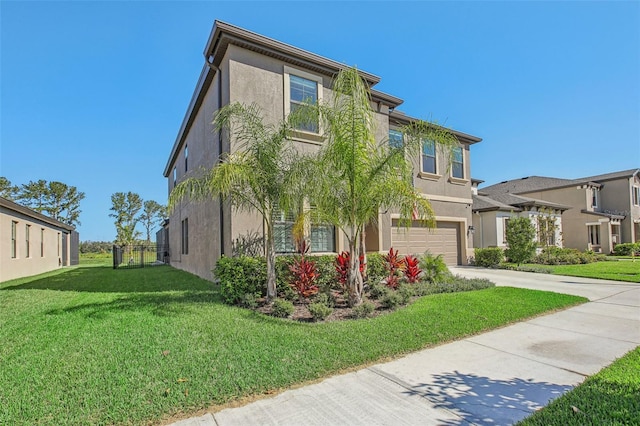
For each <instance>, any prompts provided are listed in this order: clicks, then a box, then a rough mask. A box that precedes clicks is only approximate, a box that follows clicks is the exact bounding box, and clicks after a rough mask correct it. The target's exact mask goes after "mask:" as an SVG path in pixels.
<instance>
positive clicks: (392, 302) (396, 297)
mask: <svg viewBox="0 0 640 426" xmlns="http://www.w3.org/2000/svg"><path fill="white" fill-rule="evenodd" d="M380 304H381V305H382V306H383V307H385V308H387V309H395V308H397V307H398V306H400V305H401V304H402V296H401V295H400V294H398V292H397V291H389V292H387V294H385V295H384V296H383V297H382V299H380Z"/></svg>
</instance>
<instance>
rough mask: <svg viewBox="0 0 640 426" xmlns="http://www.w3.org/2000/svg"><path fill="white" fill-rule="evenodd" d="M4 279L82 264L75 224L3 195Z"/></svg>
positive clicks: (0, 259) (0, 273) (0, 245)
mask: <svg viewBox="0 0 640 426" xmlns="http://www.w3.org/2000/svg"><path fill="white" fill-rule="evenodd" d="M0 236H2V238H1V239H0V281H8V280H12V279H14V278H22V277H27V276H30V275H36V274H41V273H43V272H48V271H52V270H54V269H58V268H61V267H64V266H69V265H77V264H78V243H79V235H78V233H77V232H76V231H75V228H74V227H73V226H70V225H67V224H66V223H63V222H60V221H58V220H56V219H53V218H50V217H49V216H45V215H43V214H41V213H38V212H36V211H34V210H31V209H30V208H28V207H25V206H23V205H21V204H17V203H14V202H13V201H11V200H7V199H6V198H2V197H0Z"/></svg>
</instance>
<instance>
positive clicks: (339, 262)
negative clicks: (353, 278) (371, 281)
mask: <svg viewBox="0 0 640 426" xmlns="http://www.w3.org/2000/svg"><path fill="white" fill-rule="evenodd" d="M350 259H351V254H350V253H349V252H348V251H343V252H342V253H340V254H339V255H337V256H336V257H335V263H334V265H335V269H336V273H337V274H338V282H339V283H340V285H341V286H342V288H346V285H347V276H348V274H349V260H350ZM359 268H360V273H361V274H362V272H363V269H364V256H363V255H360V263H359Z"/></svg>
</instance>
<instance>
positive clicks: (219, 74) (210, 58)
mask: <svg viewBox="0 0 640 426" xmlns="http://www.w3.org/2000/svg"><path fill="white" fill-rule="evenodd" d="M204 60H205V63H206V64H207V66H208V67H209V68H211V69H212V70H213V71H214V72H215V73H216V77H218V107H217V109H216V111H219V110H220V108H222V71H221V70H220V68H218V67H216V66H215V65H213V63H212V61H213V56H211V55H209V56H207V55H206V54H205V55H204ZM221 157H222V129H220V130H218V161H220V158H221ZM219 217H220V227H219V229H220V256H223V255H224V254H225V252H224V251H225V250H224V246H225V240H224V200H222V198H220V212H219Z"/></svg>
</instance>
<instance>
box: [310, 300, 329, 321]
mask: <svg viewBox="0 0 640 426" xmlns="http://www.w3.org/2000/svg"><path fill="white" fill-rule="evenodd" d="M309 312H311V316H312V317H313V319H314V321H324V319H325V318H327V317H328V316H329V315H331V312H333V309H331V308H330V307H328V306H327V305H325V304H324V303H317V302H314V303H311V304H310V305H309Z"/></svg>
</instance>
